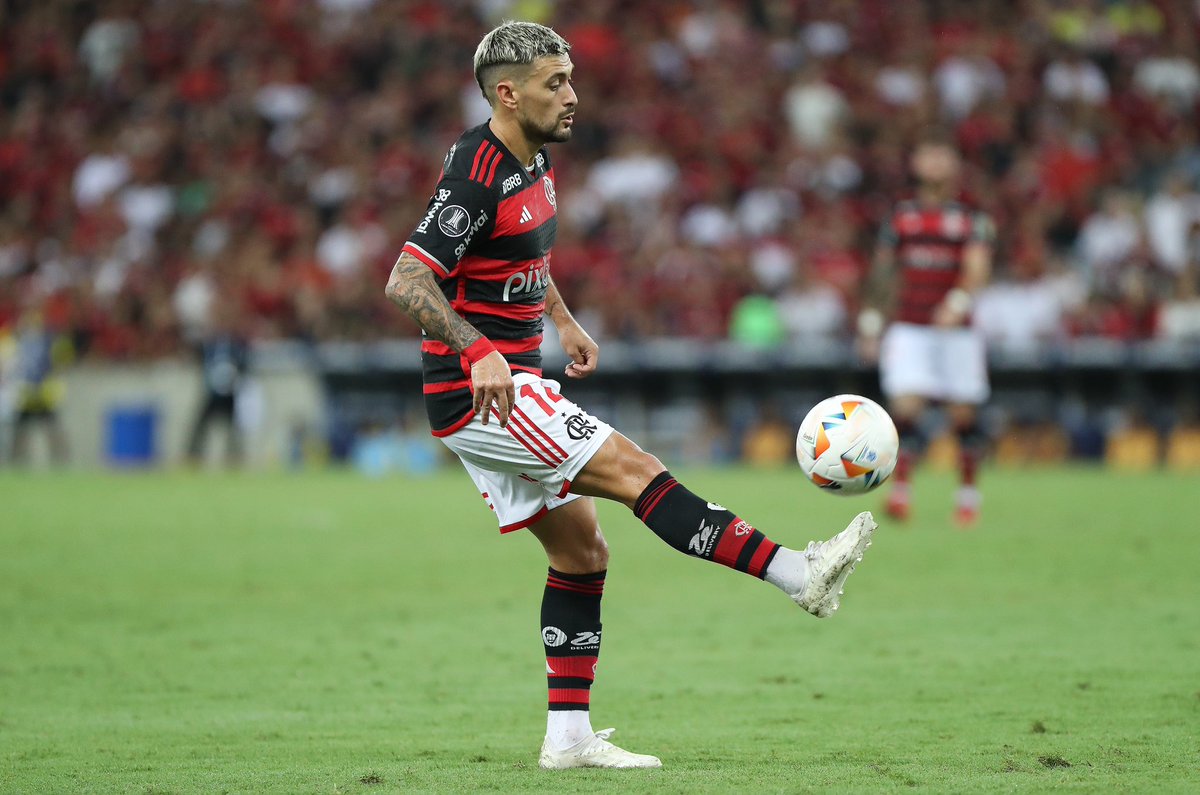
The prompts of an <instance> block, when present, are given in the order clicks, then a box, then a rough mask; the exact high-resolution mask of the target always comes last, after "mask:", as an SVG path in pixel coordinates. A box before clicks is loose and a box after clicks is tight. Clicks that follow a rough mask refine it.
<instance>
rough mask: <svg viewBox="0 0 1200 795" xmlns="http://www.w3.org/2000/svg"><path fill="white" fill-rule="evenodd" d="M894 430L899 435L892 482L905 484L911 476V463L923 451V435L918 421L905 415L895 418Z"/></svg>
mask: <svg viewBox="0 0 1200 795" xmlns="http://www.w3.org/2000/svg"><path fill="white" fill-rule="evenodd" d="M896 431H897V433H899V435H900V452H899V454H898V455H897V457H896V469H895V471H894V472H892V482H893V483H896V484H905V483H908V480H909V478H910V477H911V476H912V468H913V464H915V463H916V461H917V459H918V458H920V457H921V454H922V453H924V452H925V435H924V433H923V432H922V430H921V426H920V423H918V422H916V421H915V420H911V419H908V418H906V417H897V418H896Z"/></svg>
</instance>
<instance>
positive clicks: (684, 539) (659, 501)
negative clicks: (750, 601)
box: [633, 472, 781, 579]
mask: <svg viewBox="0 0 1200 795" xmlns="http://www.w3.org/2000/svg"><path fill="white" fill-rule="evenodd" d="M633 513H634V515H635V516H637V518H638V519H641V520H642V522H643V523H645V525H646V526H647V527H649V528H650V529H651V530H653V531H654V534H655V535H657V536H658V537H659V538H661V539H662V540H663V541H665V542H667V543H668V544H669V545H671V546H672V547H674V548H675V549H678V550H679V551H680V552H683V553H685V554H688V555H691V556H692V557H696V558H703V559H705V560H711V561H715V562H716V563H720V564H721V565H722V566H728V567H729V568H731V569H737V570H738V571H744V572H746V573H747V574H750V575H752V576H754V577H758V578H759V579H762V578H763V577H764V575H765V574H766V572H767V569H768V568H769V566H770V564H771V561H772V560H773V559H774V558H775V556H776V554H777V553H778V552H779V550H780V549H781V547H780V546H779V544H776V543H775V542H774V541H772V540H771V539H769V538H767V537H766V536H764V535H763V534H762V533H760V532H759V531H757V530H755V529H754V528H753V527H751V526H750V525H749V524H747V523H746V522H745V521H743V520H741V519H739V518H738V517H737V516H735V515H734V514H733V513H731V512H730V511H728V510H726V509H725V508H724V507H723V506H721V505H717V504H716V503H713V502H705V501H704V500H702V499H700V498H699V497H697V496H696V495H695V494H692V493H691V492H690V491H688V490H687V489H686V488H684V486H683V485H681V484H680V483H679V481H677V480H675V478H673V477H671V473H670V472H662V473H661V474H659V475H658V477H656V478H655V479H654V480H652V481H650V485H649V486H647V487H646V489H645V491H643V492H642V495H641V496H640V497H638V499H637V502H636V503H634V506H633Z"/></svg>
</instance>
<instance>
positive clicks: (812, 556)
mask: <svg viewBox="0 0 1200 795" xmlns="http://www.w3.org/2000/svg"><path fill="white" fill-rule="evenodd" d="M820 546H821V545H820V544H818V543H817V542H816V541H809V542H808V546H806V547H805V548H804V557H805V558H806V559H808V560H810V561H813V560H816V559H817V553H818V551H819V548H820Z"/></svg>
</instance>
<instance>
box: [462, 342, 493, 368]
mask: <svg viewBox="0 0 1200 795" xmlns="http://www.w3.org/2000/svg"><path fill="white" fill-rule="evenodd" d="M495 352H496V346H495V345H493V344H492V341H491V340H489V339H488V338H487V337H480V338H479V339H477V340H475V341H474V342H472V343H471V344H470V345H468V346H467V347H466V348H465V349H464V350H463V356H466V357H467V363H468V364H470V365H474V364H475V362H477V361H479V360H480V359H482V358H484V357H485V356H489V355H491V354H493V353H495Z"/></svg>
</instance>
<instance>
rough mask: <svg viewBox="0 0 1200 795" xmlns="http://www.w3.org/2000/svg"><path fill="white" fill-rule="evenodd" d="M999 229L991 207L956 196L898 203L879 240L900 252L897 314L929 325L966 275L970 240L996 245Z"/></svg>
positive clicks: (907, 321) (896, 260)
mask: <svg viewBox="0 0 1200 795" xmlns="http://www.w3.org/2000/svg"><path fill="white" fill-rule="evenodd" d="M995 237H996V233H995V229H994V228H993V226H992V221H991V218H990V217H989V216H988V215H987V213H984V212H981V211H979V210H976V209H974V208H972V207H970V206H968V205H966V204H963V203H961V202H958V201H949V202H943V203H941V204H937V205H922V204H920V203H918V202H917V201H903V202H900V203H899V204H897V205H896V209H895V210H894V211H893V212H892V214H891V216H890V217H889V218H888V220H887V222H886V223H884V225H883V231H882V232H881V233H880V243H881V244H883V245H885V246H890V247H891V248H892V249H893V250H894V251H895V254H896V259H895V262H896V267H897V268H898V269H899V274H900V290H899V296H898V301H897V306H896V314H895V319H896V320H897V321H899V322H901V323H917V324H920V325H929V324H930V323H932V322H933V310H934V308H935V307H936V306H937V305H938V304H940V303H941V302H942V301H943V300H944V299H945V297H946V293H948V292H950V290H952V289H954V287H955V286H956V285H957V284H958V282H959V279H960V278H961V276H962V265H963V250H964V249H965V248H966V247H967V244H968V243H985V244H987V245H989V246H990V245H992V244H993V243H994V241H995Z"/></svg>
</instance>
